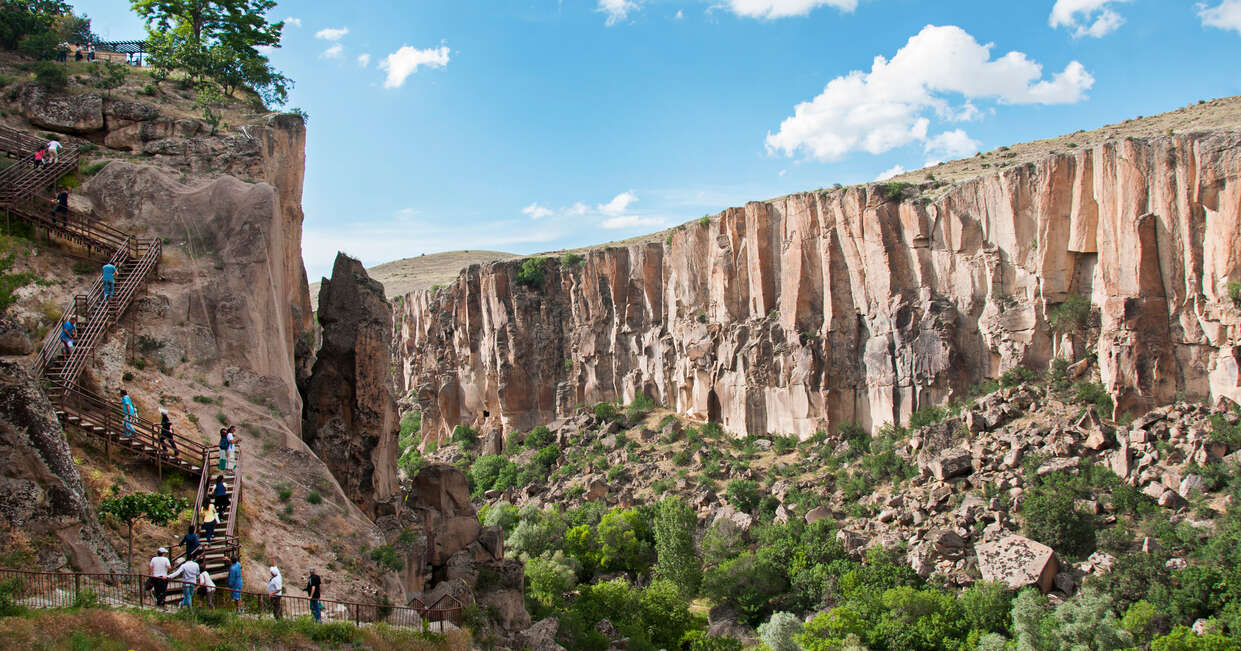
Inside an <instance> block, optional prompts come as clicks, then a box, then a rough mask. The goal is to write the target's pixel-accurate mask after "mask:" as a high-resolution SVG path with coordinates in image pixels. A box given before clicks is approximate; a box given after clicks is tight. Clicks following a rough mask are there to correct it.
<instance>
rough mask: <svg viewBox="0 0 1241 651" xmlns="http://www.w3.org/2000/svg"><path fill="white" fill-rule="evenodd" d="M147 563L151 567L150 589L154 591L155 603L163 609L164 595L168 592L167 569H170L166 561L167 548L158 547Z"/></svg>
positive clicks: (169, 564)
mask: <svg viewBox="0 0 1241 651" xmlns="http://www.w3.org/2000/svg"><path fill="white" fill-rule="evenodd" d="M148 565H149V566H150V568H151V580H150V581H149V583H150V586H151V591H152V592H154V593H155V603H156V604H159V607H160V609H161V610H163V608H164V595H166V594H167V593H168V570H170V569H172V563H170V562H169V561H168V550H167V549H165V548H163V547H160V548H159V550H157V551H156V552H155V555H154V556H152V557H151V562H150V563H149V564H148Z"/></svg>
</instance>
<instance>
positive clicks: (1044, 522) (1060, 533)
mask: <svg viewBox="0 0 1241 651" xmlns="http://www.w3.org/2000/svg"><path fill="white" fill-rule="evenodd" d="M1021 514H1022V516H1024V518H1025V534H1026V535H1027V536H1029V537H1030V538H1033V539H1034V540H1037V541H1039V542H1041V543H1043V544H1044V545H1048V546H1050V547H1051V548H1052V549H1054V550H1056V551H1057V552H1059V553H1061V554H1064V555H1065V556H1067V557H1069V558H1076V557H1083V556H1086V555H1088V554H1090V553H1091V552H1092V551H1094V548H1095V534H1096V528H1095V519H1094V515H1093V514H1091V513H1087V512H1086V511H1084V510H1082V509H1080V508H1078V506H1077V503H1076V501H1075V499H1074V496H1073V494H1072V493H1070V492H1069V491H1067V490H1064V489H1061V488H1056V489H1053V490H1050V491H1046V492H1044V491H1043V490H1042V489H1040V491H1039V492H1038V493H1036V494H1035V495H1033V496H1031V497H1029V498H1027V499H1026V501H1025V502H1024V503H1023V504H1022V506H1021Z"/></svg>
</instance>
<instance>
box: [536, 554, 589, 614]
mask: <svg viewBox="0 0 1241 651" xmlns="http://www.w3.org/2000/svg"><path fill="white" fill-rule="evenodd" d="M577 570H578V568H577V563H576V561H574V560H573V558H572V557H566V556H565V553H564V552H563V551H560V550H556V552H555V553H553V554H544V555H543V556H538V557H535V558H531V559H530V560H528V561H526V595H527V596H529V597H530V598H531V599H532V600H534V601H536V602H538V603H539V604H540V605H542V606H543V607H545V608H558V607H560V606H561V605H563V603H564V596H565V594H567V593H568V592H569V591H570V590H572V589H573V587H574V586H576V585H577Z"/></svg>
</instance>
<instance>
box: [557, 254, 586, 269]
mask: <svg viewBox="0 0 1241 651" xmlns="http://www.w3.org/2000/svg"><path fill="white" fill-rule="evenodd" d="M585 261H586V258H584V257H582V256H581V255H580V254H577V253H566V254H564V255H562V256H560V266H562V267H577V266H579V265H581V264H582V263H583V262H585Z"/></svg>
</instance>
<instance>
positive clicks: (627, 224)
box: [599, 215, 664, 229]
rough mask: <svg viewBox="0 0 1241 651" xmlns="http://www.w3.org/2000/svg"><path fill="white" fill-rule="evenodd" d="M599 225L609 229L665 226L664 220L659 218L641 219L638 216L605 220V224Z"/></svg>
mask: <svg viewBox="0 0 1241 651" xmlns="http://www.w3.org/2000/svg"><path fill="white" fill-rule="evenodd" d="M599 225H600V226H602V227H603V228H607V229H617V228H655V227H659V226H663V225H664V220H662V219H659V218H658V217H639V216H637V215H627V216H624V217H612V218H610V219H605V220H603V223H601V224H599Z"/></svg>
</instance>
